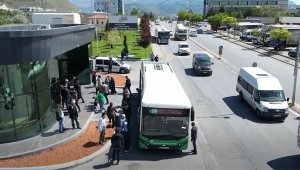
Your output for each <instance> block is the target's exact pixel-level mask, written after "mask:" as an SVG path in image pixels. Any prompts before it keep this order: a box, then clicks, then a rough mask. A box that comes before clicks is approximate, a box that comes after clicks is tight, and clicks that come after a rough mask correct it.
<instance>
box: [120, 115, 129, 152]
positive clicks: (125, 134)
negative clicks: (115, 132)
mask: <svg viewBox="0 0 300 170" xmlns="http://www.w3.org/2000/svg"><path fill="white" fill-rule="evenodd" d="M121 133H122V135H123V138H124V152H125V154H127V153H128V150H129V146H130V136H129V128H128V122H127V121H126V120H125V121H124V123H123V124H122V126H121Z"/></svg>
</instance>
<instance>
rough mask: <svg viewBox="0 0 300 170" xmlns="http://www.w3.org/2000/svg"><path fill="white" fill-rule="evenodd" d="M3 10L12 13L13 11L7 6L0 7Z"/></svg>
mask: <svg viewBox="0 0 300 170" xmlns="http://www.w3.org/2000/svg"><path fill="white" fill-rule="evenodd" d="M0 9H1V10H5V11H12V10H13V9H10V8H8V7H7V6H6V5H5V4H4V5H1V6H0Z"/></svg>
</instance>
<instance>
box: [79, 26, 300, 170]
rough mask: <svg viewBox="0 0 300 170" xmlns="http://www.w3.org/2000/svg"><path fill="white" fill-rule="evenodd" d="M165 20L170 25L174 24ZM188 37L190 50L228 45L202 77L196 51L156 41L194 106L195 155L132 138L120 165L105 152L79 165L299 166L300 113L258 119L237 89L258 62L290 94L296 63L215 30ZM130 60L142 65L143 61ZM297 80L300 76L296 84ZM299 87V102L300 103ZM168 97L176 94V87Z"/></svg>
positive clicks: (158, 48)
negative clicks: (145, 147) (146, 147)
mask: <svg viewBox="0 0 300 170" xmlns="http://www.w3.org/2000/svg"><path fill="white" fill-rule="evenodd" d="M161 24H162V25H165V26H166V27H168V28H170V29H174V26H175V24H174V23H173V28H171V27H169V25H168V24H166V23H164V22H161ZM173 32H174V30H173ZM187 42H188V43H189V44H190V46H191V52H192V53H193V52H194V51H199V50H207V51H209V52H211V53H217V50H218V46H219V45H222V46H224V50H223V57H222V59H221V60H217V59H216V60H215V61H214V65H213V69H214V71H213V74H212V76H203V77H202V76H196V75H195V74H194V72H193V70H192V59H191V57H192V54H191V55H189V56H178V55H177V44H178V43H179V41H174V40H173V39H171V40H170V43H169V45H156V44H153V46H155V48H154V49H156V50H158V51H155V52H158V53H159V54H161V56H160V57H161V58H162V60H166V61H168V62H170V64H171V66H172V67H173V69H174V70H175V72H176V75H177V76H178V78H179V80H180V82H181V84H182V86H183V88H184V89H185V91H186V93H187V94H188V96H189V98H190V100H191V102H192V104H193V105H194V108H195V111H196V125H197V126H198V127H199V132H198V141H197V144H198V148H199V151H198V154H197V155H191V154H190V149H191V148H189V150H187V151H183V152H173V151H140V150H138V149H137V148H136V142H135V139H134V140H133V143H132V148H133V149H132V150H131V152H130V154H129V155H124V156H122V159H123V160H122V161H121V163H120V165H113V166H111V164H108V163H107V155H105V154H103V155H101V156H100V157H99V158H96V159H94V160H93V161H91V162H89V163H87V164H85V165H82V166H79V167H77V168H76V169H99V168H107V169H134V170H135V169H172V170H174V169H182V170H183V169H300V164H299V162H300V150H299V148H298V147H297V143H296V136H297V127H298V124H299V120H298V119H297V116H298V115H297V114H296V113H293V112H292V111H291V112H290V115H289V116H288V117H287V119H286V120H285V121H284V122H281V121H274V120H260V119H257V118H256V117H255V112H254V111H253V110H252V109H251V108H250V107H249V105H247V104H246V103H241V102H239V100H238V96H237V95H238V94H237V92H236V91H235V86H236V80H237V76H238V71H239V69H240V67H243V66H251V65H252V63H253V62H257V63H258V66H259V67H261V68H263V69H264V70H266V71H268V72H270V73H271V74H273V75H275V76H276V77H278V79H279V80H280V82H281V84H282V86H283V88H284V91H285V94H286V97H291V95H292V84H293V66H291V65H288V64H286V63H284V62H280V61H278V60H274V59H273V58H270V57H266V56H263V55H262V54H259V53H257V52H254V51H251V50H249V49H246V48H243V47H241V46H238V45H236V44H232V43H230V42H228V41H225V40H223V39H221V38H218V37H215V36H214V35H207V34H201V35H198V37H193V38H190V39H189V40H187ZM130 64H132V65H136V67H138V64H139V63H137V62H132V63H130ZM133 71H134V72H137V73H131V75H130V76H131V77H134V76H133V75H135V77H134V78H133V81H137V82H138V69H136V70H133ZM299 83H300V80H299V79H298V86H299ZM299 91H300V89H298V93H297V95H296V102H300V95H299V94H300V93H299ZM170 97H176V92H174V96H170ZM132 125H133V126H134V124H132ZM132 128H133V129H135V127H132ZM134 134H135V135H136V133H134ZM134 134H133V138H135V135H134ZM190 147H191V146H190Z"/></svg>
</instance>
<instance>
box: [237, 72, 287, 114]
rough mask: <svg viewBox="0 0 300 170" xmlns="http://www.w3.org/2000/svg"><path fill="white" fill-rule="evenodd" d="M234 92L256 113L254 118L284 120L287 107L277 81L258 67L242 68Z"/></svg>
mask: <svg viewBox="0 0 300 170" xmlns="http://www.w3.org/2000/svg"><path fill="white" fill-rule="evenodd" d="M236 91H237V92H238V93H239V97H240V100H241V101H244V100H245V101H246V102H247V103H249V105H250V106H251V107H252V108H253V109H254V110H255V111H256V116H257V117H258V118H260V117H270V118H279V119H281V120H284V119H285V118H286V117H287V116H288V114H289V107H288V103H287V100H288V99H286V98H285V96H284V92H283V89H282V87H281V85H280V82H279V80H278V79H277V78H276V77H274V76H272V75H271V74H269V73H267V72H266V71H264V70H262V69H260V68H258V67H242V68H241V70H240V73H239V76H238V79H237V85H236Z"/></svg>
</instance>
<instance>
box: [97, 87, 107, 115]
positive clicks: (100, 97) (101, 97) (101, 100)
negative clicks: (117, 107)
mask: <svg viewBox="0 0 300 170" xmlns="http://www.w3.org/2000/svg"><path fill="white" fill-rule="evenodd" d="M96 97H97V101H98V103H99V105H100V112H103V111H104V112H106V110H105V108H104V100H105V97H104V94H103V92H102V91H100V92H98V94H97V96H96Z"/></svg>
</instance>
